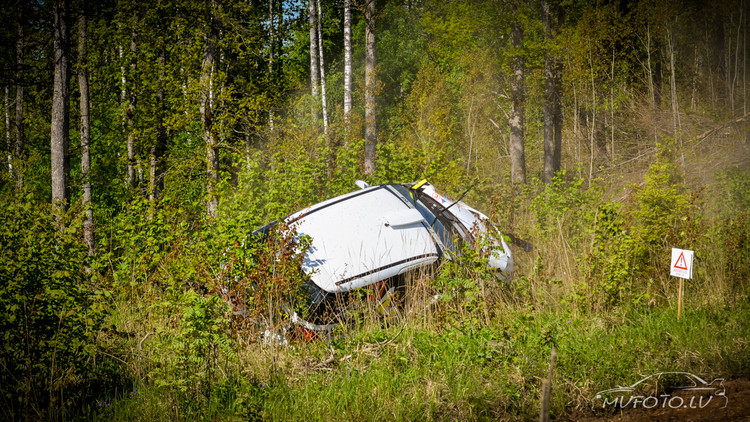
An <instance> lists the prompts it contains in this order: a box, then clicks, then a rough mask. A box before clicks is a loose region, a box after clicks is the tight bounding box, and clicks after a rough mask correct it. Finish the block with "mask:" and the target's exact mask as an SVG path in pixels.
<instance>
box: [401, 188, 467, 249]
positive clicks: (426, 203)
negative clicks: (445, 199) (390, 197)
mask: <svg viewBox="0 0 750 422" xmlns="http://www.w3.org/2000/svg"><path fill="white" fill-rule="evenodd" d="M393 188H394V189H395V190H396V191H397V192H398V193H400V194H401V196H403V197H404V199H406V201H408V202H409V203H410V204H412V205H415V206H416V208H417V210H419V212H420V213H421V214H422V217H424V219H425V221H427V224H432V229H433V231H434V232H435V234H437V235H438V237H439V238H440V241H441V242H442V243H443V245H445V247H446V248H448V249H449V250H451V251H453V252H460V248H459V243H458V242H460V241H465V242H470V241H471V237H470V236H469V234H468V231H467V230H466V228H464V226H463V224H461V223H460V222H459V221H458V219H456V218H455V216H453V214H451V213H450V212H449V211H445V212H441V211H443V210H445V207H444V206H442V205H440V204H439V203H437V201H435V200H434V199H432V198H430V197H429V196H427V195H423V194H421V195H420V194H418V195H417V200H416V201H415V199H414V197H413V196H412V192H410V191H409V189H408V188H406V187H405V186H401V185H393Z"/></svg>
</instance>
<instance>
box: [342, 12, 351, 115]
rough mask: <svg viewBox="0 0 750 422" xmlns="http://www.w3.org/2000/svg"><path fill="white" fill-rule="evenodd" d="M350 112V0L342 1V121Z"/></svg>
mask: <svg viewBox="0 0 750 422" xmlns="http://www.w3.org/2000/svg"><path fill="white" fill-rule="evenodd" d="M351 110H352V14H351V0H344V121H345V122H346V123H347V126H348V123H349V114H350V113H351Z"/></svg>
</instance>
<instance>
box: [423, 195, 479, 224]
mask: <svg viewBox="0 0 750 422" xmlns="http://www.w3.org/2000/svg"><path fill="white" fill-rule="evenodd" d="M473 188H474V185H471V186H469V189H466V190H465V191H464V193H462V194H461V196H459V197H458V199H456V200H455V201H453V203H452V204H450V205H448V206H447V207H445V208H443V209H442V210H440V211H439V212H438V213H437V214H435V218H434V219H433V220H432V223H430V227H432V226H434V225H435V222H436V221H437V219H438V217H440V216H441V215H443V213H444V212H446V211H448V208H450V207H452V206H454V205H456V204H458V203H459V202H461V200H462V199H464V196H466V194H467V193H469V191H470V190H472V189H473Z"/></svg>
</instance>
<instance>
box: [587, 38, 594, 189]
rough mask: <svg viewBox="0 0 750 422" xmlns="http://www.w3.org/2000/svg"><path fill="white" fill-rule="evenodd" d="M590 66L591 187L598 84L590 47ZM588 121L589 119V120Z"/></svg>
mask: <svg viewBox="0 0 750 422" xmlns="http://www.w3.org/2000/svg"><path fill="white" fill-rule="evenodd" d="M589 66H590V68H591V122H590V124H589V187H591V179H593V177H594V156H595V154H594V150H595V149H596V143H595V140H596V83H595V78H594V59H593V58H592V57H591V45H589ZM587 119H588V118H587Z"/></svg>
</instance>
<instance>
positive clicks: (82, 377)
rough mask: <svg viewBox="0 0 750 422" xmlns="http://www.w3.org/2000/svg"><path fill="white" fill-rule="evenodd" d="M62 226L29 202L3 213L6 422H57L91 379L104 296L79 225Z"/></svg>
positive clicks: (0, 320) (1, 372)
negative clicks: (90, 269)
mask: <svg viewBox="0 0 750 422" xmlns="http://www.w3.org/2000/svg"><path fill="white" fill-rule="evenodd" d="M71 214H72V213H71ZM63 223H64V224H65V229H64V230H63V231H61V230H60V228H59V227H60V226H59V225H58V222H57V221H56V219H55V217H53V216H52V209H51V207H50V206H49V205H41V204H36V203H35V202H33V200H31V198H25V200H24V201H23V202H20V201H18V200H11V201H9V202H7V203H6V206H5V209H4V211H3V212H2V214H0V250H2V251H3V252H2V253H1V254H0V333H2V334H0V335H2V340H1V341H0V344H2V346H0V364H1V365H0V396H2V397H1V399H2V401H3V403H4V405H3V406H0V408H1V409H3V410H2V413H0V418H3V419H15V418H16V417H20V416H21V415H26V417H29V416H31V417H38V418H47V419H56V418H57V417H59V416H60V412H61V411H62V409H63V408H67V407H70V406H71V405H72V404H73V403H74V402H76V401H80V399H81V398H82V396H83V394H84V392H85V391H84V390H85V387H86V384H87V382H88V381H90V377H91V376H92V375H91V374H92V368H93V366H94V362H95V359H92V358H93V357H94V355H95V353H96V345H95V342H94V341H93V340H94V336H95V334H96V333H97V331H98V330H99V327H100V325H101V322H102V319H103V317H104V315H105V311H104V306H103V303H102V300H101V299H102V298H103V296H104V295H105V294H106V293H105V292H104V291H101V290H96V286H95V285H94V284H92V282H91V280H90V278H89V277H88V274H87V269H86V268H87V265H88V263H87V248H86V246H85V244H84V243H83V242H82V241H81V236H82V234H81V233H82V230H81V228H82V222H81V219H80V218H72V217H70V216H66V217H64V218H63ZM63 392H64V394H63Z"/></svg>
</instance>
